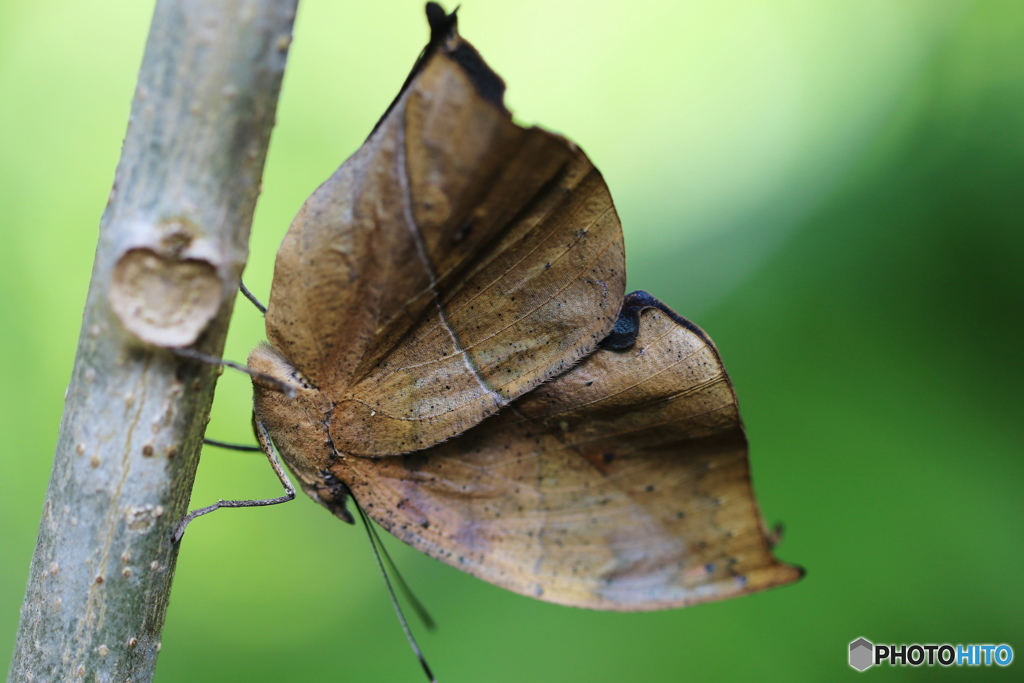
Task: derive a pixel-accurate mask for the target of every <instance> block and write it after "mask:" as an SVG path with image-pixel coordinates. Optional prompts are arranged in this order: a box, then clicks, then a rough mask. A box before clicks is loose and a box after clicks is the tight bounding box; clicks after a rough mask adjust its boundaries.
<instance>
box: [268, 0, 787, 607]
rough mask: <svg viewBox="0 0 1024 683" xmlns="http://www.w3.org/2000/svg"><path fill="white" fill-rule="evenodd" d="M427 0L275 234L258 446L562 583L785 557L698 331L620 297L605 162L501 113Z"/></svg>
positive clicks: (502, 569) (577, 592)
mask: <svg viewBox="0 0 1024 683" xmlns="http://www.w3.org/2000/svg"><path fill="white" fill-rule="evenodd" d="M428 18H429V20H430V24H431V41H430V43H429V44H428V46H427V48H426V49H425V50H424V52H423V54H422V55H421V57H420V59H419V60H418V62H417V64H416V67H415V68H414V69H413V72H412V74H411V75H410V77H409V79H408V80H407V81H406V83H405V85H404V87H403V88H402V90H401V92H400V94H399V96H398V97H397V98H396V99H395V101H394V103H393V104H392V105H391V107H390V108H389V109H388V111H387V113H386V114H385V115H384V117H383V118H382V119H381V121H380V123H379V124H378V125H377V127H376V128H375V129H374V131H373V132H372V134H371V135H370V137H369V138H368V139H367V140H366V142H365V143H364V144H363V145H362V147H361V148H360V149H359V150H358V151H357V152H356V153H355V154H354V155H353V156H352V157H351V158H350V159H348V160H347V161H346V162H345V163H344V164H343V165H342V166H341V167H340V168H339V169H338V170H337V171H336V172H335V173H334V174H333V175H332V176H331V177H330V178H329V179H328V180H327V181H326V182H325V183H324V184H323V185H322V186H320V188H318V189H317V190H316V192H314V193H313V195H312V196H311V197H310V198H309V199H308V200H307V202H306V203H305V205H304V206H303V207H302V209H301V210H300V211H299V213H298V215H297V216H296V218H295V220H294V222H293V223H292V225H291V227H290V229H289V231H288V233H287V235H286V237H285V238H284V241H283V243H282V245H281V248H280V250H279V252H278V255H277V262H276V265H275V270H274V279H273V284H272V288H271V294H270V301H269V304H268V306H267V310H266V329H267V338H268V343H265V344H262V345H260V346H258V347H257V348H256V349H254V350H253V352H252V353H251V355H250V357H249V367H250V368H251V369H252V370H253V372H254V373H255V379H254V423H255V425H256V427H257V436H258V438H259V440H260V442H261V445H262V447H263V449H264V450H265V451H266V453H267V454H268V456H269V457H270V458H271V462H272V463H274V464H275V468H276V469H277V470H278V472H279V476H281V477H282V481H285V482H287V480H286V479H285V478H284V475H283V474H282V473H281V472H280V468H279V466H278V465H276V458H275V455H274V453H275V447H276V450H277V452H279V453H280V456H281V458H282V459H283V460H284V462H285V463H286V464H287V466H288V468H289V469H290V470H291V472H292V473H293V474H294V475H295V478H296V479H297V481H298V483H299V485H300V487H301V488H302V490H303V491H305V492H306V493H307V494H308V495H309V496H310V497H311V498H313V499H314V500H315V501H317V502H319V503H320V504H321V505H323V506H324V507H325V508H327V509H328V510H329V511H331V512H332V513H333V514H335V515H336V516H338V517H339V518H341V519H343V520H345V521H349V522H351V521H352V519H353V518H352V516H351V513H350V512H349V510H348V506H347V503H348V502H349V499H350V498H354V499H355V501H356V503H357V504H358V505H359V506H360V508H361V509H362V510H364V511H365V512H366V514H367V515H368V516H369V517H371V518H372V519H373V520H375V521H376V522H377V523H378V524H380V525H381V526H383V527H384V528H385V529H387V530H388V531H389V532H391V533H392V534H393V535H395V536H397V537H398V538H399V539H401V540H402V541H404V542H406V543H408V544H410V545H411V546H413V547H415V548H417V549H419V550H421V551H423V552H424V553H426V554H427V555H430V556H431V557H434V558H437V559H439V560H441V561H442V562H445V563H447V564H450V565H452V566H454V567H456V568H458V569H460V570H462V571H464V572H467V573H469V574H471V575H473V576H476V577H479V578H481V579H484V580H485V581H489V582H491V583H493V584H495V585H498V586H501V587H503V588H507V589H509V590H511V591H515V592H517V593H521V594H523V595H528V596H531V597H534V598H539V599H542V600H547V601H550V602H554V603H560V604H565V605H573V606H578V607H589V608H595V609H603V610H620V611H629V610H654V609H664V608H670V607H681V606H686V605H691V604H695V603H700V602H706V601H710V600H718V599H723V598H728V597H732V596H736V595H742V594H746V593H751V592H754V591H758V590H762V589H766V588H770V587H773V586H779V585H783V584H786V583H789V582H792V581H794V580H796V579H798V578H799V577H800V576H801V574H802V570H800V569H799V568H797V567H794V566H791V565H788V564H784V563H782V562H780V561H778V560H777V559H776V558H775V557H774V555H773V553H772V542H771V539H770V538H769V534H768V533H767V532H766V529H765V526H764V523H763V521H762V519H761V516H760V513H759V511H758V507H757V503H756V500H755V498H754V495H753V491H752V489H751V483H750V473H749V466H748V459H747V441H746V438H745V436H744V432H743V427H742V424H741V421H740V416H739V411H738V408H737V403H736V396H735V393H734V391H733V388H732V385H731V383H730V381H729V377H728V374H727V373H726V371H725V367H724V366H723V364H722V360H721V357H720V356H719V353H718V351H717V350H716V348H715V346H714V344H713V343H712V341H711V339H710V338H709V337H708V336H707V335H706V334H705V333H704V332H703V331H702V330H701V329H700V328H698V327H697V326H696V325H694V324H693V323H691V322H689V321H687V320H686V319H684V318H682V317H680V316H678V315H677V314H675V313H674V312H673V311H672V310H671V309H669V308H668V307H667V306H665V305H664V304H662V303H661V302H659V301H658V300H657V299H655V298H653V297H652V296H650V295H649V294H647V293H645V292H634V293H632V294H629V295H625V256H624V247H623V235H622V229H621V225H620V222H619V218H618V215H617V214H616V211H615V207H614V204H613V203H612V198H611V194H610V192H609V190H608V187H607V185H606V184H605V182H604V180H603V178H602V176H601V174H600V172H599V171H598V170H597V169H596V168H595V167H594V165H593V164H592V163H591V161H590V160H589V159H588V158H587V156H586V155H585V154H584V153H583V151H582V150H581V149H580V148H579V147H577V146H576V145H574V144H573V143H572V142H570V141H569V140H567V139H565V138H563V137H561V136H559V135H556V134H553V133H551V132H548V131H545V130H543V129H541V128H537V127H529V128H526V127H521V126H519V125H517V124H515V123H514V122H513V121H512V117H511V115H510V113H509V112H508V110H507V109H506V108H505V107H504V105H503V101H502V100H503V93H504V87H505V86H504V82H503V81H502V80H501V78H500V77H499V76H498V75H497V74H495V73H494V72H493V71H492V70H491V69H490V68H489V67H488V66H487V64H486V63H485V62H484V60H483V59H482V57H481V56H480V54H479V53H478V52H477V51H476V49H475V48H474V47H473V46H472V45H471V44H470V43H468V42H467V41H466V40H464V39H463V38H462V37H461V36H460V35H459V34H458V31H457V28H456V21H455V15H454V13H453V14H451V15H447V14H445V13H444V11H443V10H441V9H440V8H439V7H438V6H437V5H434V4H431V5H428ZM267 378H272V380H271V381H268V379H267ZM282 385H283V386H284V387H285V388H286V390H285V391H282V390H281V389H282ZM287 486H288V484H287V483H286V487H287ZM284 498H287V497H283V498H282V499H275V500H273V501H264V502H280V501H281V500H283V499H284Z"/></svg>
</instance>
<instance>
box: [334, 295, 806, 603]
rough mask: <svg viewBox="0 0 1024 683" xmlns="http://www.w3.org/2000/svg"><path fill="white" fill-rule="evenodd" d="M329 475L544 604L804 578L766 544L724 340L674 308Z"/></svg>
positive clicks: (398, 530) (698, 597)
mask: <svg viewBox="0 0 1024 683" xmlns="http://www.w3.org/2000/svg"><path fill="white" fill-rule="evenodd" d="M632 296H633V295H631V297H632ZM628 302H629V299H627V303H628ZM336 474H337V475H338V476H340V477H341V478H343V480H345V481H346V482H347V483H348V484H349V486H350V487H351V488H352V490H353V493H354V495H355V497H356V499H357V500H358V501H359V502H360V503H361V504H362V505H363V506H364V507H365V509H366V510H367V512H368V513H369V514H370V515H371V516H372V517H373V518H374V519H375V520H377V521H378V522H379V523H380V524H382V525H383V526H384V527H385V528H387V529H388V530H389V531H391V532H392V533H393V534H395V535H396V536H398V537H399V538H400V539H402V540H403V541H405V542H407V543H409V544H410V545H413V546H414V547H416V548H418V549H420V550H422V551H424V552H426V553H427V554H428V555H431V556H433V557H436V558H438V559H440V560H443V561H444V562H447V563H448V564H451V565H453V566H455V567H458V568H459V569H462V570H463V571H466V572H468V573H470V574H473V575H475V576H478V577H480V578H482V579H484V580H486V581H489V582H491V583H494V584H497V585H499V586H502V587H504V588H508V589H510V590H513V591H516V592H518V593H522V594H525V595H530V596H533V597H538V598H541V599H543V600H549V601H551V602H556V603H562V604H567V605H574V606H579V607H590V608H597V609H608V610H651V609H662V608H669V607H679V606H683V605H690V604H694V603H698V602H705V601H710V600H718V599H723V598H727V597H731V596H735V595H741V594H744V593H750V592H753V591H757V590H762V589H765V588H769V587H772V586H777V585H781V584H785V583H788V582H791V581H794V580H796V579H797V578H799V576H800V575H801V570H799V569H798V568H795V567H792V566H789V565H785V564H782V563H780V562H779V561H778V560H776V559H775V557H774V556H773V555H772V552H771V548H770V544H769V541H768V539H767V537H766V533H765V529H764V525H763V522H762V519H761V516H760V513H759V511H758V507H757V503H756V501H755V499H754V495H753V491H752V489H751V484H750V476H749V470H748V463H747V444H746V439H745V437H744V435H743V430H742V427H741V424H740V419H739V414H738V411H737V407H736V399H735V395H734V393H733V390H732V387H731V385H730V383H729V379H728V377H727V375H726V373H725V370H724V368H723V366H722V363H721V360H720V359H719V357H718V354H717V352H716V351H715V349H714V347H713V346H712V345H711V343H710V341H709V340H708V339H707V338H706V337H705V336H704V334H703V333H702V332H701V331H700V330H699V329H697V328H696V327H695V326H693V325H692V324H690V323H688V322H686V321H683V320H681V319H678V318H676V317H675V316H674V314H672V313H671V312H670V311H668V310H667V309H664V310H662V309H659V308H655V307H651V308H645V309H644V310H643V311H642V313H640V315H639V329H638V330H637V336H636V341H635V343H634V344H633V345H632V346H631V347H630V348H628V349H625V350H621V351H609V350H600V351H597V352H596V353H594V354H593V355H591V356H590V357H589V358H587V359H586V360H585V361H583V362H582V363H580V364H579V365H578V366H576V367H575V368H573V369H572V370H570V371H569V372H567V373H566V374H564V375H562V376H560V377H558V378H556V379H555V380H553V381H551V382H548V383H546V384H544V385H542V386H541V387H539V388H538V389H536V390H534V391H533V392H532V393H530V394H528V395H527V396H524V397H523V398H522V399H521V400H520V401H518V402H517V403H516V404H515V405H514V406H512V407H510V408H509V409H506V410H505V411H502V412H501V413H500V414H498V415H497V416H495V417H492V418H490V419H488V420H487V421H485V422H484V423H483V424H481V425H479V426H478V427H476V428H474V429H472V430H470V431H469V432H468V433H466V434H464V435H462V436H460V437H458V438H457V439H454V440H452V441H450V442H448V443H445V444H441V445H439V446H436V447H434V448H431V449H429V450H427V451H424V452H422V453H419V454H413V455H408V456H403V457H399V458H386V459H376V460H371V459H359V458H355V459H352V458H350V459H347V461H345V462H343V463H342V464H340V465H339V466H338V469H337V471H336Z"/></svg>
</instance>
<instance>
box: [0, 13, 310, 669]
mask: <svg viewBox="0 0 1024 683" xmlns="http://www.w3.org/2000/svg"><path fill="white" fill-rule="evenodd" d="M296 3H297V0H158V2H157V5H156V11H155V13H154V16H153V23H152V26H151V28H150V34H149V39H148V41H147V44H146V52H145V56H144V58H143V62H142V68H141V70H140V73H139V82H138V86H137V88H136V91H135V98H134V101H133V103H132V111H131V119H130V121H129V126H128V133H127V136H126V139H125V142H124V148H123V150H122V155H121V161H120V163H119V165H118V169H117V174H116V178H115V181H114V189H113V191H112V192H111V195H110V200H109V202H108V204H107V208H106V211H105V212H104V215H103V218H102V220H101V223H100V235H99V244H98V247H97V250H96V258H95V263H94V266H93V272H92V281H91V283H90V286H89V295H88V298H87V301H86V306H85V313H84V316H83V321H82V331H81V335H80V337H79V342H78V352H77V355H76V358H75V366H74V370H73V373H72V378H71V384H70V386H69V387H68V393H67V399H66V403H65V407H64V416H63V418H62V420H61V425H60V435H59V437H58V441H57V450H56V454H55V457H54V464H53V473H52V475H51V478H50V485H49V488H48V490H47V494H46V501H45V503H44V505H43V513H42V521H41V523H40V526H39V538H38V541H37V544H36V551H35V556H34V557H33V559H32V567H31V571H30V576H29V583H28V589H27V591H26V594H25V602H24V604H23V606H22V610H21V624H20V627H19V631H18V640H17V644H16V647H15V652H14V659H13V661H12V663H11V670H10V679H11V680H58V679H60V680H65V679H71V678H77V677H84V678H86V679H88V680H97V681H111V680H118V681H124V680H133V681H143V680H149V679H151V678H152V676H153V670H154V666H155V663H156V655H157V652H159V650H160V632H161V629H162V627H163V622H164V615H165V614H166V610H167V604H168V600H169V595H170V587H171V579H172V577H173V575H174V566H175V561H176V559H177V552H178V548H177V546H172V545H171V540H170V539H171V532H172V530H173V529H174V526H175V524H176V523H177V521H178V520H179V519H181V517H182V516H183V515H184V514H185V512H186V507H187V505H188V499H189V494H190V492H191V489H192V482H193V479H194V477H195V471H196V466H197V464H198V458H199V448H200V442H201V439H202V434H203V432H204V430H205V427H206V420H207V417H208V415H209V409H210V404H211V402H212V399H213V390H214V385H215V383H216V378H217V376H218V374H219V372H218V370H219V369H218V368H214V367H210V366H206V365H203V364H201V363H197V362H195V361H193V360H188V359H185V358H181V357H179V356H177V355H175V354H174V353H173V352H172V351H170V350H168V349H171V348H174V347H192V348H195V349H197V350H199V351H201V352H203V353H207V354H212V355H216V356H220V354H221V353H222V351H223V346H224V336H225V333H226V331H227V325H228V321H229V319H230V315H231V310H232V308H233V304H234V300H235V292H236V291H237V287H238V281H239V276H240V274H241V271H242V268H243V267H244V265H245V260H246V256H247V252H248V234H249V228H250V225H251V222H252V214H253V209H254V207H255V203H256V197H257V196H258V194H259V185H260V177H261V175H262V172H263V164H264V160H265V158H266V152H267V145H268V142H269V139H270V131H271V128H272V126H273V123H274V113H275V110H276V107H277V98H278V93H279V91H280V85H281V78H282V76H283V73H284V66H285V60H286V57H287V52H288V46H289V44H290V42H291V31H292V23H293V21H294V17H295V8H296Z"/></svg>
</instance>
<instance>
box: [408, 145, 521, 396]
mask: <svg viewBox="0 0 1024 683" xmlns="http://www.w3.org/2000/svg"><path fill="white" fill-rule="evenodd" d="M397 128H398V133H397V138H398V141H397V150H396V153H395V165H396V166H397V168H396V169H395V171H396V175H397V176H398V184H399V187H400V188H401V190H402V214H403V216H404V217H405V224H406V225H407V226H408V227H409V232H411V233H412V239H413V242H414V243H415V244H416V253H417V254H418V255H419V257H420V261H422V263H423V267H424V268H425V269H426V271H427V276H428V277H429V278H430V293H431V295H433V298H434V305H435V306H436V307H437V314H438V317H439V318H440V319H441V324H442V326H443V327H444V329H445V332H447V333H448V336H449V337H451V340H452V346H454V347H455V352H456V353H458V354H459V355H461V356H462V362H463V364H464V365H465V366H466V369H467V370H469V372H470V374H472V375H473V377H474V378H476V381H477V383H478V384H479V385H480V388H481V389H483V390H484V391H485V392H487V394H488V395H490V397H491V398H492V399H493V400H494V402H495V403H496V404H497V405H499V406H504V405H505V404H507V403H508V399H506V398H505V397H504V396H502V395H501V394H499V393H498V392H497V391H495V390H494V389H492V388H491V387H489V386H488V385H487V382H486V381H485V380H484V378H483V377H482V376H481V375H480V370H479V369H478V368H477V367H476V365H475V364H474V363H473V362H472V360H471V359H470V358H469V354H468V353H467V352H466V350H465V349H464V348H462V342H461V341H460V340H459V338H458V336H457V335H456V334H455V330H453V329H452V325H451V322H450V321H449V320H448V312H447V311H446V310H445V308H444V306H442V305H441V295H440V293H439V292H438V291H437V273H436V272H435V271H434V264H433V263H431V262H430V256H429V255H428V254H427V245H426V244H425V243H424V241H423V233H422V232H421V231H420V227H419V226H418V225H417V224H416V218H415V217H414V216H413V213H412V191H411V190H410V189H409V176H408V173H409V169H408V166H407V165H406V160H405V126H404V125H400V126H398V127H397Z"/></svg>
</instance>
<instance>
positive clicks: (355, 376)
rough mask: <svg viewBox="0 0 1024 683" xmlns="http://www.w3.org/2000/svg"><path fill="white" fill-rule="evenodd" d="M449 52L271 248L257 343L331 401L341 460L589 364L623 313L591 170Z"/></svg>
mask: <svg viewBox="0 0 1024 683" xmlns="http://www.w3.org/2000/svg"><path fill="white" fill-rule="evenodd" d="M453 40H454V42H452V41H450V42H449V43H448V44H447V48H445V49H444V50H439V51H437V52H436V53H435V54H433V56H431V57H429V58H428V60H427V61H426V63H425V65H424V67H423V69H422V70H421V71H420V72H419V74H418V75H417V76H416V78H415V79H414V80H413V81H412V82H411V84H410V85H409V87H408V88H407V89H406V90H405V91H404V92H403V94H402V95H401V97H400V98H399V99H398V100H397V102H396V104H395V106H394V107H393V108H392V109H391V110H390V112H389V113H388V115H387V116H386V117H385V118H384V119H383V120H382V122H381V124H380V125H379V126H378V128H377V130H376V131H375V132H374V133H373V135H371V137H370V138H369V139H368V140H367V141H366V143H364V145H363V146H362V147H361V148H360V150H359V151H358V152H356V154H355V155H354V156H353V157H352V158H350V159H349V160H348V161H346V162H345V164H344V165H342V166H341V168H339V169H338V171H337V172H336V173H335V174H334V175H333V176H332V177H331V178H330V179H329V180H328V181H327V182H326V183H324V185H322V186H321V187H320V188H319V189H318V190H317V191H316V192H315V193H314V194H313V196H312V197H310V199H309V200H308V201H307V203H306V204H305V205H304V206H303V208H302V210H301V211H300V213H299V215H298V216H297V217H296V219H295V221H294V222H293V224H292V226H291V228H290V229H289V231H288V234H287V236H286V238H285V240H284V243H283V244H282V246H281V249H280V251H279V253H278V258H277V265H276V268H275V273H274V282H273V287H272V290H271V297H270V305H269V306H268V311H267V336H268V338H269V339H270V341H271V343H272V344H273V345H274V346H275V347H276V348H277V349H278V350H279V351H280V352H281V353H282V354H283V355H284V356H285V357H286V358H287V359H288V360H289V361H290V362H291V363H292V364H293V365H294V366H295V367H296V368H297V369H298V370H299V371H300V372H301V373H302V374H303V375H304V376H305V377H306V378H308V379H309V380H310V381H312V382H313V383H314V384H315V385H317V386H318V387H319V388H320V389H321V391H323V392H324V393H325V394H326V395H328V396H329V397H330V399H331V400H332V401H333V402H334V404H335V408H334V411H333V413H332V414H331V416H330V423H331V427H330V429H331V438H332V439H333V442H334V445H335V446H336V447H337V449H338V450H340V451H342V452H345V453H349V454H357V455H370V456H372V455H393V454H397V453H405V452H409V451H414V450H418V449H421V448H425V447H428V446H431V445H433V444H436V443H438V442H440V441H442V440H444V439H447V438H449V437H452V436H454V435H456V434H459V433H461V432H463V431H465V430H466V429H468V428H470V427H471V426H473V425H475V424H477V423H478V422H479V421H480V420H482V419H483V418H485V417H486V416H488V415H490V414H492V413H494V412H496V411H497V410H498V409H499V408H501V407H502V406H504V405H506V404H508V403H509V402H510V401H512V400H515V399H516V398H517V397H518V396H520V395H521V394H523V393H525V392H527V391H529V390H530V389H532V388H534V387H535V386H537V385H538V384H540V383H541V382H543V381H544V380H546V379H549V378H550V377H552V376H554V375H556V374H558V373H560V372H563V371H564V370H565V369H566V368H568V367H569V366H570V365H571V364H572V363H574V362H576V361H577V360H578V359H580V358H582V357H584V356H586V355H587V354H589V353H590V352H591V351H592V350H593V349H594V348H595V347H596V345H597V343H598V342H599V341H600V340H601V339H602V338H603V337H604V336H605V335H606V334H607V333H608V331H609V330H610V329H611V326H612V325H613V324H614V321H615V316H616V314H617V312H618V308H619V304H620V302H621V300H622V294H623V291H624V282H625V276H624V268H625V265H624V256H623V244H622V232H621V228H620V225H619V221H618V217H617V215H616V213H615V209H614V207H613V205H612V201H611V196H610V194H609V192H608V189H607V187H606V186H605V184H604V181H603V180H602V179H601V176H600V174H599V173H598V172H597V170H596V169H595V168H594V167H593V165H592V164H591V163H590V161H589V160H588V159H587V157H586V156H585V155H584V154H583V152H582V151H580V150H579V149H578V148H576V147H575V146H573V145H572V144H571V143H569V142H568V141H566V140H564V139H563V138H560V137H558V136H556V135H553V134H551V133H548V132H545V131H543V130H540V129H537V128H529V129H526V128H521V127H519V126H517V125H516V124H514V123H513V122H512V120H511V116H510V115H509V113H508V112H507V111H506V110H505V109H504V108H503V107H501V106H498V105H496V104H495V103H494V102H493V101H491V100H488V99H487V98H485V97H484V95H481V94H480V92H479V78H480V76H479V73H477V75H476V76H472V75H471V74H470V73H468V72H467V70H466V68H465V64H464V63H463V62H464V61H465V55H466V54H467V53H466V50H467V49H468V50H472V48H470V47H469V46H468V44H467V43H465V41H462V40H461V39H459V38H455V39H453ZM456 53H457V55H461V59H462V61H460V59H457V58H456V57H455V56H452V55H453V54H456ZM473 54H475V51H473ZM477 58H478V57H477ZM479 64H481V65H482V64H483V62H482V61H480V62H479ZM483 68H484V69H486V65H484V66H483ZM487 73H489V74H490V76H488V78H493V79H498V77H497V76H495V75H493V73H492V72H490V71H489V70H487ZM474 79H476V80H474ZM497 82H498V83H500V79H498V81H497Z"/></svg>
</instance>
